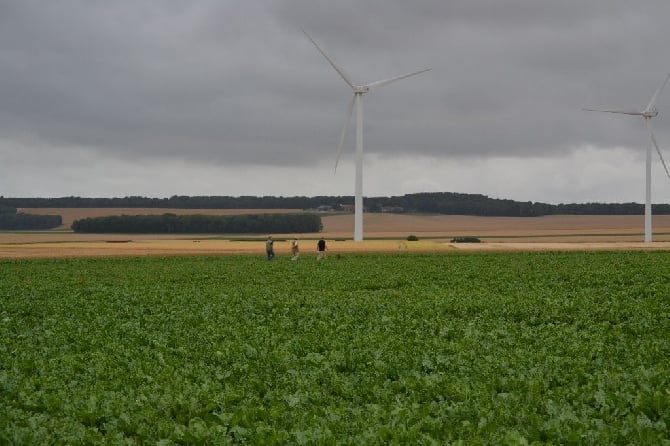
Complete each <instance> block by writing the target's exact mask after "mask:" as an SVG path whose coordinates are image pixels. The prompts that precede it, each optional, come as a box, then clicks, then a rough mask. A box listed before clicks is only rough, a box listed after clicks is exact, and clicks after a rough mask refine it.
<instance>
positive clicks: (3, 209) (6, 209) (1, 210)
mask: <svg viewBox="0 0 670 446" xmlns="http://www.w3.org/2000/svg"><path fill="white" fill-rule="evenodd" d="M0 214H16V208H14V207H11V206H4V205H1V204H0Z"/></svg>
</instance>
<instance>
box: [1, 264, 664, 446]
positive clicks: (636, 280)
mask: <svg viewBox="0 0 670 446" xmlns="http://www.w3.org/2000/svg"><path fill="white" fill-rule="evenodd" d="M669 428H670V252H618V253H532V254H531V253H527V254H483V255H480V254H469V255H461V254H450V255H428V254H426V255H420V254H405V255H402V254H399V255H377V254H366V255H363V254H361V255H349V256H344V257H342V258H341V259H336V258H332V257H331V258H329V259H327V260H325V261H322V262H316V261H315V260H314V258H313V257H308V256H303V258H301V259H300V260H299V261H297V262H291V261H290V260H288V258H287V257H283V258H279V257H278V258H276V259H275V260H273V261H267V260H265V259H264V258H262V257H260V256H258V257H250V256H239V257H185V258H172V257H171V258H125V259H93V260H91V259H86V260H33V261H27V260H26V261H0V444H19V445H20V444H26V445H27V444H30V445H32V444H99V443H103V444H228V443H244V442H246V443H253V444H259V443H260V444H335V443H341V444H356V445H358V444H388V443H397V444H445V443H450V442H452V443H459V440H462V442H461V443H462V444H468V445H469V444H636V445H658V444H670V435H669V434H668V431H669Z"/></svg>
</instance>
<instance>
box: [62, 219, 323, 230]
mask: <svg viewBox="0 0 670 446" xmlns="http://www.w3.org/2000/svg"><path fill="white" fill-rule="evenodd" d="M72 229H73V230H74V231H75V232H89V233H128V234H149V233H151V234H264V233H305V232H320V231H321V229H323V225H322V223H321V217H319V216H318V215H315V214H249V215H175V214H163V215H112V216H108V217H93V218H84V219H81V220H75V221H74V223H72Z"/></svg>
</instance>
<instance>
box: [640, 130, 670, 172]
mask: <svg viewBox="0 0 670 446" xmlns="http://www.w3.org/2000/svg"><path fill="white" fill-rule="evenodd" d="M645 122H646V123H647V128H648V129H649V136H650V137H651V142H652V143H653V144H654V147H655V148H656V153H658V157H659V158H660V159H661V164H663V168H664V169H665V174H666V175H667V176H668V178H670V172H668V166H666V164H665V160H664V159H663V154H662V153H661V149H659V148H658V143H657V142H656V137H655V136H654V131H653V130H652V129H651V122H650V121H649V119H645Z"/></svg>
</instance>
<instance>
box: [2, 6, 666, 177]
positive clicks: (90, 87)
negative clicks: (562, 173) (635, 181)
mask: <svg viewBox="0 0 670 446" xmlns="http://www.w3.org/2000/svg"><path fill="white" fill-rule="evenodd" d="M668 17H670V2H667V1H666V0H658V1H646V0H644V1H640V2H630V1H623V0H621V1H619V0H599V1H588V2H584V1H577V0H567V1H560V2H557V1H548V0H544V1H543V0H539V1H532V0H525V1H520V0H516V1H505V2H501V1H497V0H486V1H473V0H468V1H466V0H462V1H449V2H444V1H429V0H417V1H413V2H401V1H389V0H384V1H382V0H374V1H353V0H342V1H338V2H325V1H308V0H304V1H269V0H267V1H258V2H244V1H224V2H220V1H213V0H211V1H196V2H181V1H168V0H166V1H143V2H134V1H114V2H91V1H83V0H81V1H74V0H64V1H59V2H43V1H36V0H26V1H20V2H19V1H11V0H4V1H3V0H0V67H1V69H2V75H0V137H2V138H4V139H9V140H18V141H21V140H35V139H38V140H42V141H46V142H48V143H49V144H51V145H53V146H56V147H57V146H59V145H62V146H70V145H73V146H81V147H85V148H88V149H90V150H92V151H99V152H104V153H105V155H106V156H112V157H118V158H125V159H136V158H152V157H156V158H159V157H166V158H189V159H191V160H193V161H201V162H210V163H217V164H224V165H235V164H260V165H263V164H266V165H283V164H290V165H307V164H312V163H314V162H316V161H317V160H319V159H323V158H327V159H329V158H333V157H334V149H335V146H336V144H337V141H338V138H339V132H340V129H341V125H342V122H343V118H344V112H345V108H346V104H347V101H348V100H349V98H350V92H349V91H348V88H347V87H346V85H345V84H344V82H342V80H341V79H340V78H339V77H338V75H337V74H336V73H335V72H334V71H333V70H332V68H331V67H330V66H329V65H328V63H327V62H326V61H325V60H324V59H323V57H322V56H321V55H320V54H319V53H318V52H317V51H316V49H315V48H314V47H313V46H312V45H311V43H310V42H309V41H308V40H307V39H306V38H305V36H304V35H303V34H302V32H301V31H300V29H301V28H303V27H304V28H305V29H307V30H308V31H309V32H310V33H311V34H312V35H313V37H314V38H315V39H316V40H317V41H318V42H319V43H320V44H321V45H322V46H323V47H324V48H325V49H326V51H328V52H329V53H330V54H331V56H332V57H333V58H334V59H335V60H336V61H337V62H338V63H339V64H341V65H342V66H343V67H344V68H345V69H346V70H347V71H348V72H349V73H350V74H351V75H352V77H353V78H354V79H355V80H356V81H359V82H369V81H372V80H377V79H380V78H385V77H390V76H394V75H398V74H403V73H405V72H409V71H413V70H417V69H421V68H423V67H426V66H431V67H432V68H433V71H431V72H429V73H426V74H422V75H420V76H417V77H415V78H412V79H407V80H403V81H401V82H398V83H395V84H393V85H390V86H388V87H384V88H380V89H379V90H375V91H373V92H371V93H370V94H369V95H366V96H365V128H366V133H365V138H366V142H365V146H366V152H367V153H378V154H380V155H383V156H394V155H396V154H405V155H406V154H412V153H416V154H417V155H428V156H443V155H448V156H487V155H497V156H506V155H509V156H512V155H522V156H523V155H533V156H545V155H546V156H548V155H553V156H555V155H557V154H560V153H564V152H568V151H571V150H573V148H574V147H576V146H579V145H581V144H586V143H593V144H597V145H603V146H618V145H628V146H633V147H637V146H642V145H643V144H645V141H646V140H645V138H646V135H645V133H644V129H643V126H642V123H641V122H637V121H638V120H636V119H626V118H621V117H613V116H607V115H595V114H589V113H586V112H582V111H580V109H581V108H582V107H587V106H591V107H600V106H607V107H629V108H630V107H642V106H644V105H645V104H646V101H648V99H649V97H650V96H651V94H652V93H653V91H654V90H655V89H656V87H657V86H658V83H659V82H660V81H661V80H662V78H663V76H664V73H667V72H668V71H669V70H670V57H668V56H669V55H668V51H667V42H668V41H670V31H669V30H668V26H667V18H668ZM669 98H670V91H668V92H666V96H665V97H664V98H661V100H660V101H659V109H661V111H662V112H663V110H666V112H665V114H666V115H670V99H669ZM663 118H665V119H663ZM657 121H658V122H655V124H656V129H657V133H658V135H657V137H658V139H659V141H660V142H666V144H665V145H666V146H667V145H668V143H670V131H669V129H670V124H669V123H670V121H669V120H668V117H667V116H664V115H663V114H662V115H660V117H659V119H658V120H657ZM351 130H353V126H352V127H351ZM347 144H348V146H347V148H348V149H350V148H351V147H352V145H353V142H352V139H351V138H350V139H349V140H348V141H347ZM350 152H351V150H349V151H348V153H350Z"/></svg>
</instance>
